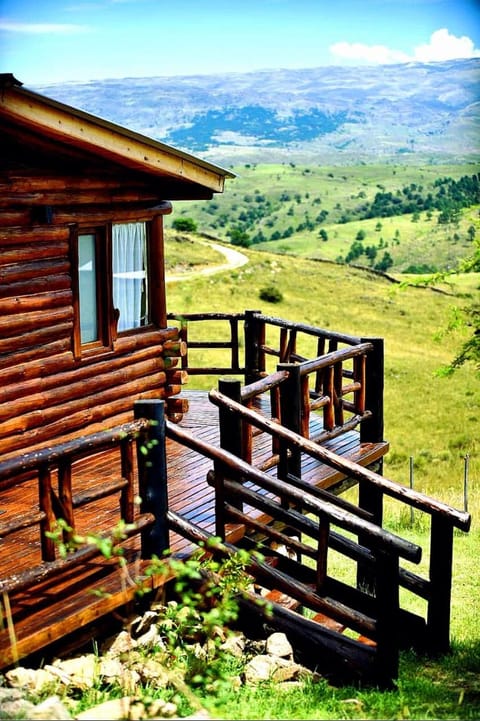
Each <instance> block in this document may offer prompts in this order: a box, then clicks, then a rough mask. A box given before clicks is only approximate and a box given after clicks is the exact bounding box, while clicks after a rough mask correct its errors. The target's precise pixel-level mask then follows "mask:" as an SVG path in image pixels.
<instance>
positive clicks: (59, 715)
mask: <svg viewBox="0 0 480 721" xmlns="http://www.w3.org/2000/svg"><path fill="white" fill-rule="evenodd" d="M25 718H28V719H29V721H36V720H37V719H52V720H53V721H69V720H70V719H71V718H72V717H71V715H70V713H69V712H68V710H67V709H66V708H65V706H64V705H63V703H62V702H61V700H60V699H59V698H58V696H49V697H48V698H46V699H45V701H42V703H39V704H38V705H37V706H34V707H33V709H32V711H30V713H29V715H28V716H26V717H25Z"/></svg>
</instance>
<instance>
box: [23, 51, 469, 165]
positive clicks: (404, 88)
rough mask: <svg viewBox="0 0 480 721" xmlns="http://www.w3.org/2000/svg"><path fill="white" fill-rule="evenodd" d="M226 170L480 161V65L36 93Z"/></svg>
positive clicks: (139, 82)
mask: <svg viewBox="0 0 480 721" xmlns="http://www.w3.org/2000/svg"><path fill="white" fill-rule="evenodd" d="M33 89H35V90H37V91H39V92H42V93H45V94H47V95H49V96H50V97H53V98H55V99H57V100H60V101H62V102H66V103H68V104H70V105H73V106H74V107H78V108H81V109H83V110H86V111H87V112H91V113H93V114H95V115H99V116H101V117H104V118H106V119H108V120H111V121H113V122H116V123H119V124H121V125H124V126H126V127H129V128H131V129H132V130H136V131H138V132H141V133H144V134H146V135H149V136H151V137H153V138H156V139H157V140H161V141H163V142H166V143H168V144H171V145H174V146H176V147H178V148H181V149H182V150H186V151H188V152H193V153H195V154H197V155H199V156H201V157H204V158H206V159H209V160H211V161H213V162H217V163H220V164H228V163H230V164H238V163H242V162H284V161H287V160H288V161H291V160H293V161H295V162H303V163H308V162H319V160H321V162H323V163H337V164H343V163H345V164H350V163H352V162H361V161H364V162H372V161H375V162H383V161H385V160H392V159H393V160H395V161H400V160H401V161H402V162H407V161H408V162H410V161H413V162H415V163H418V162H452V161H455V162H464V161H471V160H475V159H478V158H479V157H480V133H479V129H480V60H479V59H471V60H455V61H447V62H437V63H429V64H422V63H405V64H401V65H386V66H379V67H370V66H369V67H334V66H330V67H319V68H309V69H303V70H285V69H278V70H263V71H258V72H251V73H244V74H242V73H227V74H221V73H219V74H216V75H191V76H183V77H147V78H124V79H114V80H113V79H112V80H101V81H90V82H84V83H83V82H82V83H64V84H61V85H58V84H57V85H44V86H41V87H40V86H38V87H35V88H33Z"/></svg>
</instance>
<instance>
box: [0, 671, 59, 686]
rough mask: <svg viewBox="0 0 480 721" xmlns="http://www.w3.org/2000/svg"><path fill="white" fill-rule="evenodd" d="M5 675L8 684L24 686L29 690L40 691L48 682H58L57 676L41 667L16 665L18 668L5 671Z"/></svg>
mask: <svg viewBox="0 0 480 721" xmlns="http://www.w3.org/2000/svg"><path fill="white" fill-rule="evenodd" d="M5 677H6V679H7V681H8V683H9V685H10V686H13V687H16V688H25V689H28V690H30V691H41V689H43V688H45V686H48V685H49V684H52V683H58V678H57V677H56V676H55V675H53V674H51V673H50V672H49V671H48V670H47V669H43V668H39V669H34V668H23V666H18V668H12V669H10V671H7V672H6V674H5Z"/></svg>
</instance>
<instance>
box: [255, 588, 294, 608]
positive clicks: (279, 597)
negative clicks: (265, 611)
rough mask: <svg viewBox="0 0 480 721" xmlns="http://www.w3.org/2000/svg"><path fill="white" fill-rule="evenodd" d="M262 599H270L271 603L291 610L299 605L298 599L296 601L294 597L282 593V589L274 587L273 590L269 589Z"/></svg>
mask: <svg viewBox="0 0 480 721" xmlns="http://www.w3.org/2000/svg"><path fill="white" fill-rule="evenodd" d="M264 599H265V600H266V601H271V602H272V603H277V604H278V605H279V606H283V608H288V609H290V610H291V611H295V610H296V609H297V608H298V607H299V606H300V605H301V603H300V601H297V599H296V598H292V597H291V596H288V595H287V594H286V593H283V592H282V591H277V590H276V589H274V590H273V591H269V592H268V593H267V594H266V595H265V596H264Z"/></svg>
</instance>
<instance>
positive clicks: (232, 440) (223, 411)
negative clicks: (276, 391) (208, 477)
mask: <svg viewBox="0 0 480 721" xmlns="http://www.w3.org/2000/svg"><path fill="white" fill-rule="evenodd" d="M218 390H219V392H220V393H223V394H224V395H225V396H227V397H228V398H231V399H232V400H234V401H236V402H237V403H241V402H242V397H241V383H240V381H239V380H237V379H236V378H220V380H219V381H218ZM218 413H219V423H220V446H221V448H223V450H225V451H228V452H229V453H233V455H234V456H237V457H238V458H242V459H243V460H247V461H248V462H251V458H250V459H249V458H244V455H245V444H244V432H245V433H246V431H247V429H246V428H245V429H244V422H243V420H242V419H241V418H240V416H239V415H238V414H237V413H232V412H231V411H229V410H228V408H224V407H222V406H220V408H219V411H218ZM248 431H249V432H250V433H251V432H252V429H251V426H249V427H248ZM247 445H248V447H249V453H247V454H246V455H251V443H249V444H247ZM228 501H229V502H230V503H231V505H232V506H235V508H239V509H240V510H242V508H243V504H242V502H241V501H239V500H238V499H235V498H228Z"/></svg>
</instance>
